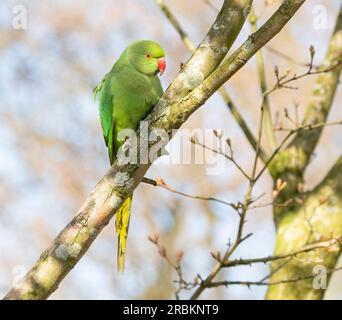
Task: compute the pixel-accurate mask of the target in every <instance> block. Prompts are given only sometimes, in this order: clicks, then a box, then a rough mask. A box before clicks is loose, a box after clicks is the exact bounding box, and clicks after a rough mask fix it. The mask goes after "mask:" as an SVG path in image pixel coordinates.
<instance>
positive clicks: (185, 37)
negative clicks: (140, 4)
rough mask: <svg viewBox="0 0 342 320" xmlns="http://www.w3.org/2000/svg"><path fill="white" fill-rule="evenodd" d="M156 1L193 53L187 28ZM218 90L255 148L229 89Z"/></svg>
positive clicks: (263, 155) (160, 2) (262, 154)
mask: <svg viewBox="0 0 342 320" xmlns="http://www.w3.org/2000/svg"><path fill="white" fill-rule="evenodd" d="M156 3H157V4H158V6H159V7H160V9H161V10H162V11H163V13H164V14H165V16H166V17H167V18H168V20H169V21H170V23H171V24H172V25H173V27H174V28H175V29H176V31H177V32H178V34H179V35H180V37H181V39H182V41H183V43H184V45H185V46H186V48H187V49H188V50H189V51H190V52H191V53H193V52H194V51H195V49H196V47H195V45H194V43H193V42H192V41H191V39H190V38H189V36H188V35H187V33H186V32H185V30H184V29H183V28H182V26H181V24H180V22H179V21H178V19H177V17H176V16H175V15H174V14H173V13H172V12H171V10H170V9H169V7H168V6H167V5H166V4H165V3H164V1H163V0H156ZM241 26H242V25H241ZM255 31H256V30H255ZM218 92H219V93H220V95H221V97H222V98H223V101H224V102H225V104H226V105H227V107H228V108H229V110H230V112H231V113H232V115H233V117H234V119H235V120H236V122H237V123H238V125H239V126H240V128H241V130H242V131H243V133H244V134H245V136H246V138H247V140H248V141H249V143H250V144H251V146H252V147H253V148H254V150H255V149H256V146H257V142H256V139H255V137H254V134H253V133H252V131H251V130H250V128H249V127H248V125H247V122H246V121H245V119H244V118H243V116H242V114H241V113H240V111H239V109H238V108H237V107H236V105H235V103H234V102H233V100H232V99H231V97H230V96H229V94H228V92H227V90H226V89H225V88H224V86H222V87H221V88H220V89H219V90H218ZM260 158H261V159H262V161H264V162H265V161H266V159H267V155H266V153H265V151H264V150H263V149H261V150H260Z"/></svg>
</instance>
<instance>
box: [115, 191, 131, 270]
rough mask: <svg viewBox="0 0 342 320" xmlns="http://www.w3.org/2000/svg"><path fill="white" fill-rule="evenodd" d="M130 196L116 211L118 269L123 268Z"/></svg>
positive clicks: (129, 213) (129, 212)
mask: <svg viewBox="0 0 342 320" xmlns="http://www.w3.org/2000/svg"><path fill="white" fill-rule="evenodd" d="M131 205H132V196H130V197H128V198H127V199H126V201H125V202H124V203H123V204H122V206H121V207H120V208H119V210H118V211H117V212H116V220H115V227H116V233H117V235H118V257H117V260H118V271H119V272H123V271H124V270H125V256H126V240H127V235H128V228H129V218H130V215H131Z"/></svg>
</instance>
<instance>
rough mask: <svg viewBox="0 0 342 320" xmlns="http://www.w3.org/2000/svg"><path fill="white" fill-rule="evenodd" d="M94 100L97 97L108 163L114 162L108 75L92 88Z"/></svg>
mask: <svg viewBox="0 0 342 320" xmlns="http://www.w3.org/2000/svg"><path fill="white" fill-rule="evenodd" d="M93 92H94V99H95V98H96V96H97V95H99V111H100V120H101V126H102V132H103V137H104V140H105V142H106V145H107V147H108V154H109V159H110V163H111V164H112V163H113V161H114V152H113V149H114V137H113V136H114V125H115V122H114V118H113V108H114V94H113V92H112V90H110V74H109V73H108V74H106V75H105V76H104V78H103V79H102V81H101V82H100V83H99V84H98V85H97V86H96V87H95V88H94V90H93Z"/></svg>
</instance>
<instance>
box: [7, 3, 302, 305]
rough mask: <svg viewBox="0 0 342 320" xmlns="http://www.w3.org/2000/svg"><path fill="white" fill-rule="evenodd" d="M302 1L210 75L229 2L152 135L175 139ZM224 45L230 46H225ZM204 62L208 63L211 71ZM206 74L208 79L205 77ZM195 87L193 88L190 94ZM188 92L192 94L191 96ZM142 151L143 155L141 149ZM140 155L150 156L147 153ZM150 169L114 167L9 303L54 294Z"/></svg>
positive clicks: (228, 20)
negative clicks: (175, 132)
mask: <svg viewBox="0 0 342 320" xmlns="http://www.w3.org/2000/svg"><path fill="white" fill-rule="evenodd" d="M304 1H305V0H285V1H284V2H283V4H282V5H281V6H280V7H279V9H278V10H277V11H276V12H275V13H274V14H273V15H272V17H271V18H270V19H269V20H268V21H267V22H266V23H265V24H264V25H263V26H262V27H261V28H260V29H259V30H258V31H257V32H255V33H254V34H253V35H251V36H250V37H249V38H248V39H247V40H246V42H245V43H244V44H243V45H242V46H241V47H240V48H239V49H238V50H236V51H235V53H234V54H233V55H232V56H231V57H230V58H228V59H227V60H226V61H225V62H224V63H222V64H221V65H220V66H219V67H218V68H217V69H216V70H215V71H214V72H213V73H211V72H212V71H213V70H214V69H215V67H216V66H217V65H218V63H219V60H220V59H221V58H222V59H223V57H224V55H222V54H211V55H210V54H208V51H209V52H210V51H211V50H212V46H211V42H210V41H211V40H212V39H213V40H215V42H214V47H215V45H216V44H217V43H220V42H221V41H222V40H221V41H219V40H218V38H219V37H220V36H221V37H224V36H229V35H227V34H226V33H225V32H224V31H225V28H227V27H228V26H230V25H231V24H232V21H233V20H235V19H234V18H235V16H230V15H229V14H228V13H227V12H225V10H228V11H229V10H230V7H229V6H227V5H226V2H225V3H224V6H223V8H224V9H225V10H223V8H222V9H221V11H220V13H219V16H218V18H217V19H223V17H224V18H225V19H224V21H222V30H220V31H219V32H216V33H215V32H214V31H213V36H212V38H210V37H209V38H208V39H207V40H205V41H206V43H207V47H205V48H203V47H202V46H200V47H199V48H198V49H197V50H196V52H195V53H194V55H193V56H192V58H191V59H190V61H189V64H190V65H189V66H188V65H187V66H186V68H185V70H186V71H182V72H181V73H180V74H179V75H178V77H177V78H176V79H175V81H174V82H173V83H172V84H171V86H170V88H169V89H168V90H167V91H166V93H165V94H164V96H163V98H162V99H161V101H160V102H158V104H157V105H156V106H155V108H154V109H153V110H152V112H151V114H150V115H149V116H148V118H147V119H149V120H150V127H149V129H150V130H153V129H163V130H165V131H166V132H167V133H168V134H169V135H171V133H172V130H173V129H178V128H179V127H180V126H181V125H182V124H183V123H184V122H185V121H186V120H187V119H188V118H189V116H190V115H191V114H192V113H193V112H195V111H196V110H197V109H198V108H199V107H200V106H201V105H203V104H204V103H205V102H206V100H207V99H208V98H209V97H210V96H211V95H212V94H213V93H214V92H215V91H216V90H217V89H218V88H220V87H221V86H222V85H223V84H224V83H225V82H226V81H227V80H229V79H230V78H231V77H232V76H233V75H234V74H235V73H236V72H237V71H238V70H240V69H241V68H242V67H243V66H244V65H245V64H246V63H247V61H248V60H249V59H250V58H251V57H252V56H253V55H254V54H255V52H256V51H258V50H259V49H260V48H261V47H262V46H264V45H265V44H266V43H267V42H268V41H270V40H271V39H272V38H273V37H274V36H275V35H276V34H277V33H279V32H280V31H281V29H282V28H283V27H284V26H285V24H286V23H287V22H288V21H289V20H290V19H291V17H292V16H293V15H294V14H295V13H296V11H297V10H298V9H299V8H300V6H301V5H302V4H303V3H304ZM209 33H210V31H209ZM207 41H209V43H208V42H207ZM225 42H227V41H226V40H225ZM209 44H210V45H209ZM201 52H202V53H203V54H201ZM203 58H205V59H208V65H206V60H205V59H203ZM213 60H215V63H214V62H213ZM191 70H192V71H191ZM190 71H191V72H190ZM198 71H199V72H198ZM192 72H194V73H192ZM210 73H211V74H210ZM207 74H210V76H208V77H207V76H206V75H207ZM200 78H202V80H201V81H203V78H204V79H205V80H204V81H203V82H202V83H201V82H200V81H199V79H200ZM196 85H197V87H196ZM192 87H195V88H194V89H192ZM189 91H191V92H190V93H189ZM183 97H184V98H183ZM143 129H144V128H143ZM143 129H142V131H143ZM138 138H141V140H142V141H143V142H144V143H146V142H147V143H148V141H144V139H146V140H147V138H145V137H143V135H140V133H139V137H138ZM138 141H140V139H138ZM157 143H158V145H159V144H160V141H158V142H153V143H150V146H155V145H156V144H157ZM163 143H164V144H166V143H167V141H163ZM138 150H140V145H139V146H138ZM140 151H141V153H142V154H143V155H144V154H145V155H146V151H145V150H143V148H142V149H141V150H140ZM150 166H151V163H148V164H121V165H119V164H118V163H117V162H115V163H114V164H113V165H112V167H111V168H110V169H109V170H108V172H107V173H106V174H105V176H104V177H103V178H102V179H101V180H100V181H99V183H98V184H97V185H96V187H95V189H94V190H93V191H92V192H91V194H90V196H89V197H88V198H87V199H86V201H85V203H84V205H83V206H82V208H81V209H80V210H79V211H78V213H77V214H76V216H75V217H74V219H73V220H72V221H71V222H70V223H69V224H68V225H67V226H66V227H65V228H64V229H63V230H62V231H61V233H60V234H59V235H58V237H57V238H56V239H55V240H54V241H53V243H52V244H51V246H50V247H49V248H48V249H47V250H45V251H44V252H43V254H42V255H41V256H40V258H39V260H38V261H37V262H36V264H35V265H34V266H33V268H32V269H31V270H30V271H29V272H28V273H27V274H26V276H25V277H24V278H23V279H22V280H21V281H20V282H19V283H18V284H17V285H15V287H14V288H13V289H12V290H11V291H10V292H9V293H8V294H7V296H6V297H5V298H6V299H45V298H47V297H48V296H49V295H50V294H51V293H52V292H54V291H55V290H56V288H57V287H58V285H59V284H60V283H61V281H62V280H63V278H64V277H65V276H66V275H67V274H68V273H69V272H70V271H71V269H72V268H73V267H74V266H75V265H76V263H77V262H78V261H79V260H80V259H81V257H82V256H83V254H84V253H85V252H86V251H87V249H88V248H89V246H90V245H91V244H92V242H93V241H94V240H95V238H96V237H97V235H98V234H99V233H100V232H101V230H102V229H103V227H104V226H105V225H106V224H108V222H109V221H110V219H111V218H112V217H113V215H114V214H115V212H116V211H117V210H118V209H119V208H120V206H121V205H122V203H123V202H124V201H125V199H126V198H127V196H128V195H129V194H131V193H132V192H133V190H134V189H135V188H136V187H137V185H138V184H139V183H140V181H141V180H142V178H143V176H144V175H145V173H146V171H147V170H148V168H149V167H150Z"/></svg>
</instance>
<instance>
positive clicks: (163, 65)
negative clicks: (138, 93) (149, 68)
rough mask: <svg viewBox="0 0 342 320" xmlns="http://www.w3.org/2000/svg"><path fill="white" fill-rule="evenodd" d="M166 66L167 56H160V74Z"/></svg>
mask: <svg viewBox="0 0 342 320" xmlns="http://www.w3.org/2000/svg"><path fill="white" fill-rule="evenodd" d="M165 68H166V61H165V58H159V59H158V69H159V72H160V75H162V74H163V73H164V71H165Z"/></svg>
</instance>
